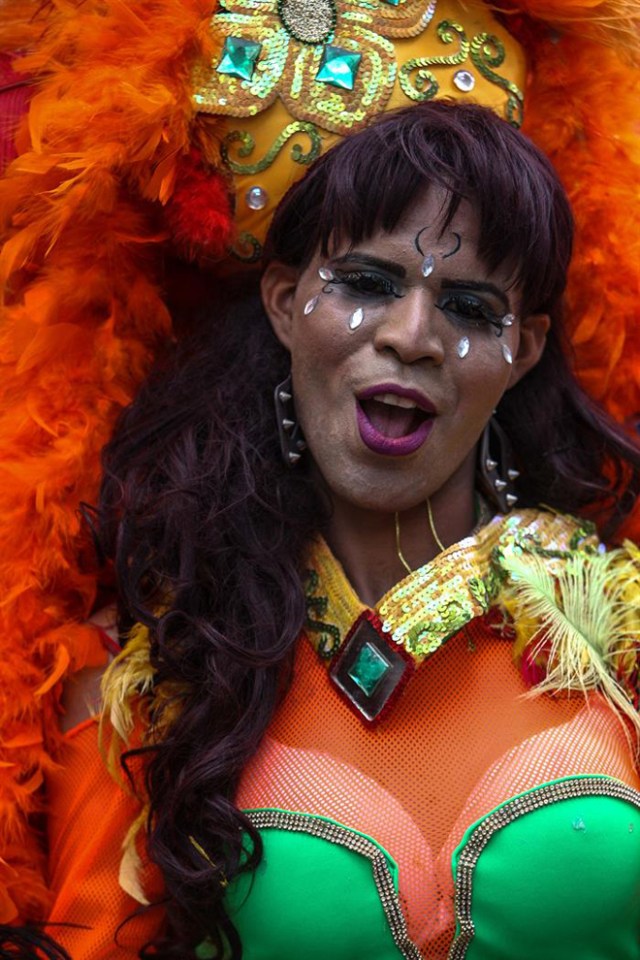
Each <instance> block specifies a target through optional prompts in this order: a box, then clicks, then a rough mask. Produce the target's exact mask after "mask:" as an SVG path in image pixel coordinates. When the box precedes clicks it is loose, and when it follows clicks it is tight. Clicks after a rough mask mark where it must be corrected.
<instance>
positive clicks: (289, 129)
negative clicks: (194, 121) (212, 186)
mask: <svg viewBox="0 0 640 960" xmlns="http://www.w3.org/2000/svg"><path fill="white" fill-rule="evenodd" d="M298 133H306V134H307V136H308V137H309V139H310V141H311V146H310V148H309V150H308V151H307V152H306V153H305V152H304V151H303V149H302V147H301V146H300V144H299V143H295V144H294V145H293V147H292V148H291V159H292V160H293V162H294V163H311V161H312V160H315V159H316V157H317V156H318V155H319V153H320V147H321V138H320V134H319V133H318V129H317V127H316V126H315V125H314V124H313V123H309V122H308V121H300V120H297V121H295V122H294V123H289V124H288V125H287V126H286V127H285V128H284V130H283V131H282V133H281V134H280V135H279V136H278V137H277V138H276V140H275V141H274V143H273V145H272V146H271V147H270V148H269V150H268V151H267V152H266V154H265V155H264V157H263V158H262V160H258V161H257V162H256V163H238V162H237V160H232V159H231V157H230V156H229V145H230V144H232V143H240V144H241V146H240V147H239V148H238V156H239V157H249V156H251V154H252V153H253V150H254V148H255V145H256V144H255V140H254V139H253V137H252V136H251V134H250V133H248V132H247V131H246V130H232V131H231V133H229V134H227V136H226V137H225V138H224V140H223V142H222V145H221V147H220V153H221V155H222V159H223V160H224V162H225V163H226V165H227V166H228V167H229V169H230V170H231V171H232V172H233V173H239V174H249V175H253V174H256V173H260V172H261V171H262V170H266V168H267V167H269V166H271V164H272V163H273V161H274V160H275V158H276V157H277V155H278V154H279V153H280V151H281V150H282V148H283V147H284V145H285V143H286V142H287V140H290V139H291V137H293V136H295V135H296V134H298Z"/></svg>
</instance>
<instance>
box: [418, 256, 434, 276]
mask: <svg viewBox="0 0 640 960" xmlns="http://www.w3.org/2000/svg"><path fill="white" fill-rule="evenodd" d="M435 265H436V258H435V257H434V255H433V254H432V253H428V254H427V256H426V257H425V258H424V260H423V261H422V266H421V267H420V271H421V273H422V276H423V277H430V276H431V274H432V273H433V268H434V267H435Z"/></svg>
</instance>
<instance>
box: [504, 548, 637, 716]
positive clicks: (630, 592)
mask: <svg viewBox="0 0 640 960" xmlns="http://www.w3.org/2000/svg"><path fill="white" fill-rule="evenodd" d="M631 546H632V545H630V544H629V545H625V547H624V548H621V549H618V550H614V551H612V552H611V553H609V554H588V553H572V554H570V555H568V556H567V557H566V559H562V560H555V561H553V562H552V564H551V565H550V562H549V559H548V558H542V557H540V556H537V555H535V554H533V553H520V554H517V553H515V552H513V553H512V552H508V553H505V555H504V556H503V557H502V558H501V561H500V565H501V567H502V568H503V569H504V570H505V571H507V572H508V573H509V579H508V580H507V582H506V583H505V585H504V587H503V594H502V596H501V598H500V601H501V603H502V604H503V606H504V607H505V608H506V609H507V610H508V611H509V613H510V614H511V616H512V617H513V618H514V621H515V623H516V625H517V624H518V623H520V624H523V623H524V624H526V625H527V631H528V632H529V640H530V641H531V644H532V655H533V657H534V658H536V657H538V656H540V655H543V657H544V659H545V660H546V661H547V670H546V676H545V678H544V679H543V680H542V681H541V682H540V683H539V684H537V685H536V687H535V688H534V689H535V692H537V693H545V692H552V691H559V690H580V691H582V692H583V693H586V692H587V691H589V690H596V689H597V690H599V691H601V692H602V693H603V694H604V696H605V697H606V698H607V699H608V701H609V702H610V703H611V704H612V706H613V707H614V708H615V709H616V710H617V711H618V713H619V714H621V715H622V716H625V717H627V718H629V719H630V720H631V722H632V724H633V726H634V727H635V729H636V730H637V732H638V734H640V715H639V714H638V712H637V711H636V709H635V708H634V705H633V704H632V702H631V700H630V698H629V696H628V694H627V693H626V692H625V690H624V688H623V686H622V685H621V683H620V680H619V678H620V676H621V674H624V673H627V672H630V671H629V668H631V670H633V669H634V668H635V664H637V659H638V651H639V649H640V563H639V562H638V560H639V559H640V553H639V551H637V550H636V549H635V548H632V549H630V547H631ZM522 640H523V637H520V638H519V641H520V644H521V643H522ZM625 658H626V661H628V664H625ZM625 666H627V669H624V668H625Z"/></svg>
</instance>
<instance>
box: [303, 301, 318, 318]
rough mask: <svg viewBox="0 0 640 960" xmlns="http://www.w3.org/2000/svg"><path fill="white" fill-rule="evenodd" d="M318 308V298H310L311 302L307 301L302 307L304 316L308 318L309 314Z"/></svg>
mask: <svg viewBox="0 0 640 960" xmlns="http://www.w3.org/2000/svg"><path fill="white" fill-rule="evenodd" d="M317 306H318V297H317V296H316V297H311V300H307V302H306V303H305V305H304V311H303V312H304V315H305V317H308V316H309V314H310V313H313V311H314V310H315V308H316V307H317Z"/></svg>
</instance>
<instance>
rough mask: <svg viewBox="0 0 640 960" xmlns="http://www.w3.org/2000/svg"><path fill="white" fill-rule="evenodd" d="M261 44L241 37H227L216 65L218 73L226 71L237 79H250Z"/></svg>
mask: <svg viewBox="0 0 640 960" xmlns="http://www.w3.org/2000/svg"><path fill="white" fill-rule="evenodd" d="M261 50H262V44H261V43H256V42H255V41H254V40H244V39H243V38H242V37H227V38H226V39H225V41H224V47H223V48H222V58H221V60H220V63H219V64H218V66H217V67H216V70H217V72H218V73H226V74H228V75H229V76H231V77H238V79H239V80H251V78H252V77H253V71H254V70H255V67H256V60H257V59H258V57H259V56H260V51H261Z"/></svg>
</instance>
